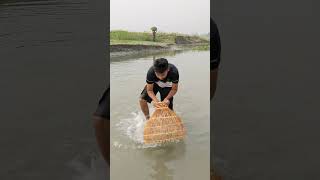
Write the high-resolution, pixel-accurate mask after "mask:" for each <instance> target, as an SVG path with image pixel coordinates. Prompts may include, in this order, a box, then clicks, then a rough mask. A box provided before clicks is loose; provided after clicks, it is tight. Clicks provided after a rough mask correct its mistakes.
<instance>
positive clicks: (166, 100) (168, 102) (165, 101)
mask: <svg viewBox="0 0 320 180" xmlns="http://www.w3.org/2000/svg"><path fill="white" fill-rule="evenodd" d="M162 102H164V103H166V104H167V105H168V106H169V104H170V101H169V100H168V99H164V100H163V101H162Z"/></svg>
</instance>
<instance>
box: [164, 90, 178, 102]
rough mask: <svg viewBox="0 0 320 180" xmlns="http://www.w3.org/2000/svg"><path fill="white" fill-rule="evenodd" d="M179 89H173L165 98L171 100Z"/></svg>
mask: <svg viewBox="0 0 320 180" xmlns="http://www.w3.org/2000/svg"><path fill="white" fill-rule="evenodd" d="M177 91H178V90H177V89H171V90H170V92H169V94H168V95H167V97H166V98H165V99H167V100H170V99H171V98H172V97H173V96H174V95H175V94H176V93H177Z"/></svg>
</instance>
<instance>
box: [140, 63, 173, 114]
mask: <svg viewBox="0 0 320 180" xmlns="http://www.w3.org/2000/svg"><path fill="white" fill-rule="evenodd" d="M178 82H179V72H178V69H177V68H176V66H175V65H173V64H170V63H168V60H167V59H165V58H159V59H156V60H154V62H153V66H151V67H150V68H149V70H148V72H147V78H146V83H147V84H146V86H145V87H144V89H143V90H142V92H141V96H140V100H139V103H140V107H141V110H142V112H143V113H144V115H145V117H146V119H147V120H148V119H149V118H150V115H149V107H148V103H151V102H153V105H154V106H155V107H156V106H157V103H158V102H160V101H159V100H158V99H157V97H156V94H157V93H158V92H159V93H160V96H161V101H162V102H165V103H166V104H168V106H169V108H170V109H171V110H173V96H174V95H175V94H176V93H177V91H178Z"/></svg>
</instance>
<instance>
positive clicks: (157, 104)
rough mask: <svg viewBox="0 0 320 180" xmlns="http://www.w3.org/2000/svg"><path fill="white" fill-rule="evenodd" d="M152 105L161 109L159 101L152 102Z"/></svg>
mask: <svg viewBox="0 0 320 180" xmlns="http://www.w3.org/2000/svg"><path fill="white" fill-rule="evenodd" d="M152 104H153V107H155V108H157V107H159V101H158V100H156V101H152Z"/></svg>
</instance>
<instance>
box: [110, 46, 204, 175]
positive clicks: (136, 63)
mask: <svg viewBox="0 0 320 180" xmlns="http://www.w3.org/2000/svg"><path fill="white" fill-rule="evenodd" d="M160 57H164V58H167V59H168V61H169V62H170V63H173V64H175V65H176V66H177V68H178V69H179V74H180V83H179V91H178V93H177V94H176V96H175V100H174V109H175V111H176V112H177V114H178V115H179V116H180V117H181V118H182V120H183V122H184V124H185V126H186V129H187V136H186V139H185V140H184V141H182V142H179V143H173V144H169V145H165V146H157V147H155V146H144V145H143V144H142V139H143V137H142V135H143V123H144V116H143V114H142V112H141V111H140V106H139V103H138V99H139V95H140V93H141V90H142V89H143V87H144V85H145V78H146V73H147V70H148V68H149V67H150V66H151V65H152V61H153V59H154V58H160ZM209 57H210V53H209V51H179V52H167V53H164V54H161V53H160V54H156V55H144V54H141V55H138V56H134V57H127V58H114V59H111V64H110V70H111V72H110V73H111V76H110V77H111V78H110V82H111V87H112V88H111V100H110V102H111V170H110V173H111V179H141V180H193V179H209V167H210V160H209V159H210V158H209V157H210V149H209V147H210V127H209V119H210V117H209V116H210V112H209V110H210V108H209V105H210V102H209V80H210V79H209ZM149 107H150V106H149ZM151 111H152V110H151Z"/></svg>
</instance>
